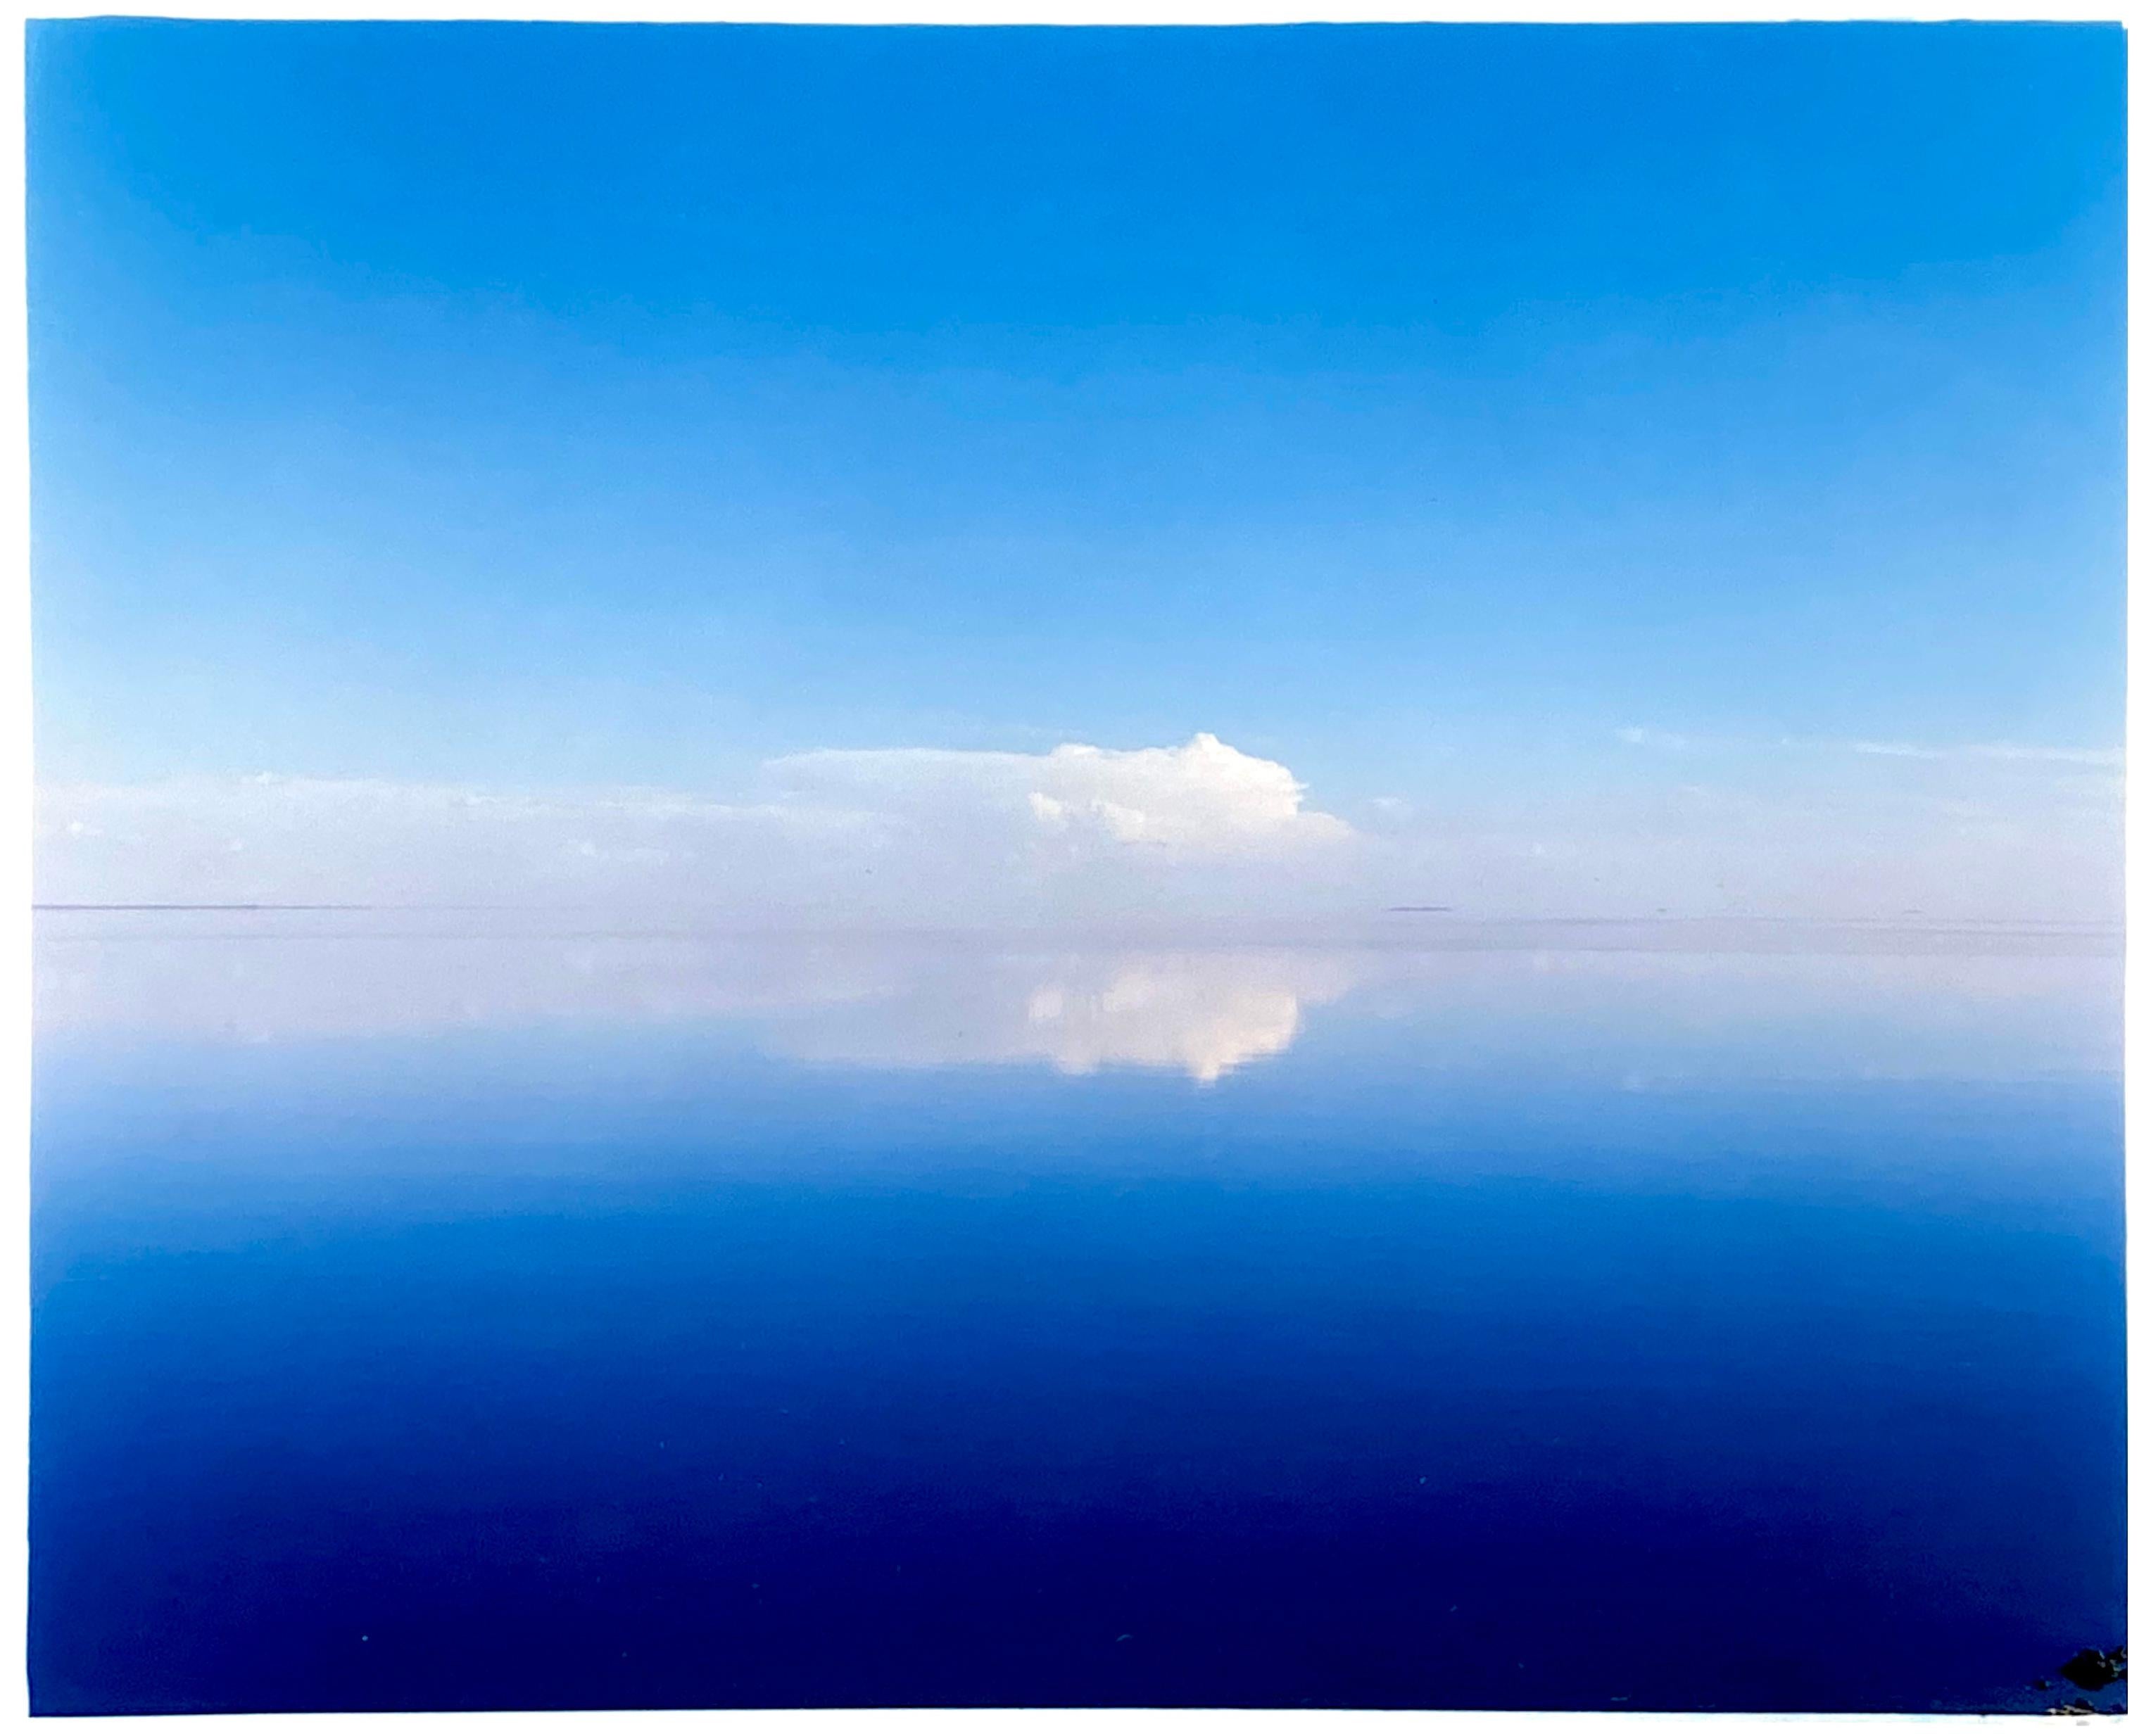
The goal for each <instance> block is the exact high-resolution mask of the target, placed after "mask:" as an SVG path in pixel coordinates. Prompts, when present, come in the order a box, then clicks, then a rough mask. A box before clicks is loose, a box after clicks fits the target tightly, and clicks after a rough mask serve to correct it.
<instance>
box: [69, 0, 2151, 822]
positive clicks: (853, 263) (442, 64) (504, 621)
mask: <svg viewBox="0 0 2151 1736" xmlns="http://www.w3.org/2000/svg"><path fill="white" fill-rule="evenodd" d="M29 105H30V107H29V117H30V156H29V166H30V240H31V293H32V367H33V372H32V406H33V454H34V477H33V512H34V523H33V530H34V536H35V581H34V582H35V605H34V606H35V612H36V633H37V642H36V652H37V657H38V665H37V677H38V731H39V748H38V751H39V757H40V770H41V778H42V779H43V780H45V781H48V782H52V781H67V780H104V781H113V780H118V781H127V780H157V779H170V778H172V777H175V776H180V775H200V776H216V775H240V774H251V773H256V772H261V771H273V772H276V773H279V774H286V775H295V776H300V777H307V778H316V779H354V778H370V779H386V780H424V781H428V782H437V783H440V782H444V783H453V784H469V785H481V786H496V785H514V786H519V787H520V786H529V785H559V784H580V785H630V784H631V785H664V786H667V787H674V788H681V789H692V790H710V789H720V788H723V789H731V788H733V787H735V786H736V785H740V783H741V780H745V779H748V778H750V777H751V776H752V775H753V773H754V769H755V768H757V767H758V766H762V765H764V764H765V762H767V761H768V760H771V759H772V758H773V757H776V756H782V755H788V754H802V753H807V752H811V751H813V750H817V749H894V748H907V749H921V748H931V749H964V750H999V751H1005V752H1013V753H1023V754H1039V753H1042V752H1044V751H1045V750H1046V749H1050V748H1051V747H1053V746H1054V745H1055V744H1059V743H1064V742H1081V743H1092V744H1101V745H1103V746H1106V747H1108V748H1116V749H1135V748H1141V747H1146V746H1151V745H1158V744H1173V743H1180V742H1185V741H1187V739H1189V738H1190V737H1191V736H1192V735H1193V734H1196V733H1197V732H1198V731H1207V732H1212V733H1214V734H1217V735H1218V736H1220V737H1222V739H1224V740H1225V741H1226V742H1227V743H1230V744H1232V745H1233V746H1234V747H1235V748H1237V749H1240V750H1243V752H1245V753H1247V754H1253V755H1258V756H1261V757H1263V758H1267V759H1271V760H1278V761H1281V762H1283V763H1285V764H1287V765H1289V767H1290V768H1291V770H1292V772H1293V774H1294V775H1297V777H1298V778H1299V779H1300V780H1303V781H1304V783H1305V784H1306V785H1307V787H1308V791H1309V799H1310V800H1318V801H1319V804H1320V805H1321V806H1323V808H1324V809H1326V810H1334V811H1336V812H1338V813H1340V814H1344V815H1346V816H1347V817H1348V818H1350V819H1353V820H1354V821H1355V823H1357V822H1358V821H1359V820H1360V819H1361V818H1362V817H1363V810H1362V806H1361V805H1364V804H1366V803H1368V802H1370V801H1375V800H1388V801H1398V802H1406V803H1415V804H1429V803H1430V804H1432V805H1435V806H1440V805H1442V804H1444V803H1446V804H1449V805H1451V806H1457V805H1475V811H1480V812H1482V813H1484V812H1491V811H1493V810H1494V809H1496V808H1498V807H1499V806H1500V805H1501V804H1502V803H1504V802H1511V803H1515V802H1523V803H1526V804H1528V802H1530V801H1531V800H1534V799H1536V798H1537V797H1539V796H1541V795H1542V796H1544V797H1546V798H1547V799H1549V800H1551V799H1553V798H1556V797H1560V798H1563V799H1567V798H1572V797H1576V796H1578V795H1590V794H1592V793H1594V792H1602V791H1605V790H1609V789H1610V790H1620V789H1627V788H1634V789H1636V790H1639V791H1640V790H1646V789H1647V788H1649V787H1652V785H1653V780H1661V781H1662V780H1663V778H1664V777H1665V776H1666V775H1667V773H1666V772H1665V770H1664V768H1663V766H1662V765H1659V763H1658V758H1659V757H1663V756H1658V757H1654V756H1653V755H1652V754H1650V753H1649V752H1647V751H1639V750H1638V732H1649V739H1650V740H1651V741H1652V742H1654V743H1665V742H1669V741H1671V740H1672V739H1673V738H1676V737H1678V738H1679V739H1680V741H1681V743H1682V744H1683V748H1684V749H1688V750H1690V751H1691V752H1693V751H1696V750H1707V751H1708V752H1709V753H1712V754H1716V755H1717V756H1718V764H1719V765H1720V768H1721V770H1725V771H1726V774H1727V775H1728V776H1729V777H1730V778H1731V779H1732V780H1733V783H1734V784H1735V785H1738V786H1739V787H1740V788H1743V789H1744V790H1750V791H1758V790H1766V789H1768V788H1769V787H1771V786H1772V785H1773V784H1774V781H1776V782H1783V781H1784V780H1785V779H1786V778H1787V777H1788V776H1789V774H1788V773H1787V772H1786V771H1785V770H1784V769H1783V767H1782V766H1779V765H1778V763H1777V761H1776V760H1774V759H1773V757H1772V756H1773V755H1774V754H1777V755H1779V758H1780V759H1781V758H1782V744H1784V743H1785V742H1786V741H1788V740H1792V741H1797V742H1800V743H1827V742H1834V743H1839V744H1845V743H1851V742H1860V741H1865V742H1870V743H1875V742H1881V743H1887V744H1911V745H1916V746H1920V747H1922V748H1924V749H1931V750H1933V751H1935V752H1936V753H1937V754H1950V753H1955V752H1956V751H1957V750H1958V749H1962V748H1964V747H1965V746H1966V745H1967V744H2015V745H2018V746H2027V745H2028V746H2032V747H2039V748H2052V749H2071V750H2083V749H2088V750H2094V751H2100V750H2108V749H2114V748H2117V747H2118V744H2119V739H2120V729H2121V709H2122V695H2123V660H2122V640H2121V624H2122V610H2123V395H2122V386H2123V290H2124V285H2123V166H2124V160H2125V146H2124V138H2123V40H2122V36H2121V33H2120V32H2119V31H2118V29H2113V28H2076V27H2057V26H2028V27H2006V28H2005V27H1994V26H1953V27H1892V26H1881V25H1861V26H1849V27H1791V28H1787V27H1698V28H1614V27H1590V28H1516V27H1511V28H1455V27H1445V28H1387V27H1355V28H1297V29H1287V30H1273V29H1245V30H1192V29H1180V30H1157V31H1121V30H1083V31H1070V30H979V31H956V30H822V29H801V28H682V27H670V28H632V27H604V28H599V27H574V26H559V27H544V26H485V25H474V26H432V25H423V26H421V25H389V26H379V25H374V26H364V25H362V26H326V25H317V24H306V25H266V24H240V25H222V24H201V23H112V22H88V23H58V24H53V23H42V24H36V25H33V27H32V30H31V52H30V77H29ZM1623 730H1626V731H1627V732H1628V738H1627V739H1625V740H1624V739H1622V734H1621V732H1622V731H1623ZM1728 756H1729V757H1728ZM1937 763H1938V762H1937ZM1774 767H1776V769H1774ZM1866 770H1874V768H1873V767H1871V766H1870V767H1868V768H1866ZM1682 775H1684V776H1692V773H1683V774H1682ZM1801 776H1802V777H1804V778H1805V777H1807V776H1808V774H1805V773H1803V774H1801ZM1810 781H1811V780H1810Z"/></svg>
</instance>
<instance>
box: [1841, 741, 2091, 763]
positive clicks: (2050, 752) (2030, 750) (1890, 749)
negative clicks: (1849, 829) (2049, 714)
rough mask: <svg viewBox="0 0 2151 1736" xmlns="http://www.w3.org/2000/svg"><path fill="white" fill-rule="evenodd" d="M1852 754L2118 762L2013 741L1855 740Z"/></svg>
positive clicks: (1894, 757)
mask: <svg viewBox="0 0 2151 1736" xmlns="http://www.w3.org/2000/svg"><path fill="white" fill-rule="evenodd" d="M1850 747H1851V749H1852V751H1853V752H1854V753H1855V754H1873V755H1877V756H1880V757H1881V758H1884V759H1889V760H2003V761H2012V762H2022V763H2027V764H2032V765H2109V766H2118V765H2120V764H2121V763H2122V752H2121V749H2119V748H2049V747H2027V746H2025V745H2024V744H2021V743H2018V742H2013V741H1979V742H1965V743H1961V744H1951V745H1946V746H1930V745H1927V744H1922V743H1919V742H1911V741H1855V742H1853V743H1851V744H1850Z"/></svg>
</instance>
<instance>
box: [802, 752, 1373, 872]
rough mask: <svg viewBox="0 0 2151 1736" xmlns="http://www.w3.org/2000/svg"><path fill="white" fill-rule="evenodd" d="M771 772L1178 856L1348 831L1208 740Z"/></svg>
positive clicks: (839, 763) (876, 800)
mask: <svg viewBox="0 0 2151 1736" xmlns="http://www.w3.org/2000/svg"><path fill="white" fill-rule="evenodd" d="M769 770H770V771H771V773H772V775H774V776H775V777H776V778H777V779H778V780H780V781H781V782H782V783H785V784H787V785H790V786H791V787H792V788H793V789H794V790H799V791H802V792H805V793H807V794H808V795H815V796H822V797H827V796H830V795H836V796H838V797H840V798H841V799H842V800H843V802H844V803H845V804H846V805H858V806H863V807H866V808H868V809H873V810H888V809H890V808H892V807H894V808H897V809H899V810H904V811H919V810H947V809H949V808H957V809H965V810H972V811H974V812H979V813H988V814H997V815H1015V816H1020V817H1024V818H1027V820H1029V822H1030V825H1031V826H1032V827H1034V828H1035V830H1037V831H1038V832H1039V833H1040V834H1041V835H1045V836H1047V837H1056V838H1057V837H1068V836H1075V837H1080V838H1083V839H1086V840H1094V841H1101V842H1106V843H1111V844H1116V845H1132V846H1137V847H1148V848H1154V849H1157V850H1164V851H1167V852H1170V853H1172V854H1175V855H1190V856H1199V855H1247V854H1272V853H1276V852H1279V851H1291V850H1302V849H1305V848H1308V847H1309V846H1313V845H1323V844H1329V843H1335V842H1339V841H1340V840H1344V839H1345V838H1347V837H1349V836H1350V835H1351V830H1352V829H1351V828H1350V827H1349V825H1346V824H1345V823H1344V821H1343V820H1339V819H1338V818H1337V817H1336V816H1335V815H1330V814H1324V813H1321V812H1318V811H1317V810H1313V809H1310V808H1308V807H1307V806H1306V805H1304V802H1303V790H1304V786H1303V785H1302V784H1301V783H1300V781H1299V780H1298V779H1297V778H1295V777H1294V776H1293V775H1292V772H1291V770H1289V769H1288V767H1286V766H1283V765H1279V764H1278V762H1277V761H1276V760H1258V759H1256V758H1255V757H1254V756H1253V755H1252V754H1243V753H1242V752H1240V750H1239V749H1237V748H1233V747H1229V746H1227V744H1225V743H1223V742H1222V741H1220V740H1219V739H1217V737H1216V736H1214V735H1212V734H1207V733H1205V734H1198V735H1197V736H1196V737H1195V738H1194V739H1192V740H1191V741H1188V742H1187V743H1186V744H1184V745H1182V746H1180V747H1176V748H1135V749H1113V748H1097V747H1088V746H1082V745H1079V744H1065V745H1063V746H1060V747H1057V748H1055V749H1053V750H1052V752H1050V753H1049V754H1006V753H966V752H960V751H954V750H949V749H924V748H899V749H865V750H827V751H823V752H820V753H813V754H796V755H793V756H792V757H790V758H787V759H783V760H776V761H773V762H772V765H771V766H770V768H769Z"/></svg>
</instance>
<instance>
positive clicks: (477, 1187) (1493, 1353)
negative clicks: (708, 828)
mask: <svg viewBox="0 0 2151 1736" xmlns="http://www.w3.org/2000/svg"><path fill="white" fill-rule="evenodd" d="M38 924H39V927H38V957H37V966H38V982H37V994H38V1007H37V1017H38V1027H37V1052H36V1068H35V1079H34V1104H33V1123H34V1126H33V1244H34V1246H33V1374H32V1384H33V1394H32V1401H33V1410H32V1431H33V1439H32V1499H31V1506H32V1511H31V1522H32V1588H31V1589H32V1610H31V1632H30V1666H31V1673H32V1683H33V1699H34V1703H35V1707H36V1709H37V1710H38V1711H40V1712H45V1713H119V1712H143V1711H210V1710H242V1709H324V1710H326V1709H356V1708H523V1707H564V1708H570V1707H572V1708H595V1707H635V1706H649V1707H656V1706H763V1705H958V1704H967V1703H974V1704H992V1705H1011V1704H1022V1705H1161V1706H1169V1705H1188V1704H1194V1705H1227V1706H1230V1705H1258V1706H1270V1705H1277V1706H1292V1705H1301V1704H1313V1705H1318V1706H1394V1707H1507V1708H1612V1707H1625V1708H1638V1709H1641V1708H1679V1709H1686V1708H1765V1709H1808V1710H1817V1709H1851V1708H1892V1709H1895V1708H1906V1709H1910V1708H2020V1709H2030V1708H2034V1707H2037V1706H2040V1705H2044V1704H2051V1703H2054V1701H2055V1700H2056V1699H2057V1698H2059V1697H2062V1691H2042V1690H2039V1689H2036V1688H2033V1687H2032V1685H2031V1684H2032V1683H2033V1682H2035V1681H2036V1680H2038V1679H2040V1678H2053V1676H2054V1673H2055V1667H2056V1666H2057V1664H2058V1663H2061V1662H2062V1660H2063V1659H2065V1658H2067V1657H2068V1656H2070V1655H2071V1654H2072V1653H2074V1652H2076V1651H2077V1650H2078V1648H2082V1647H2085V1646H2106V1645H2110V1644H2113V1643H2117V1642H2118V1641H2119V1639H2120V1638H2121V1637H2122V1633H2123V1613H2124V1612H2123V1507H2124V1498H2123V1497H2124V1484H2123V1416H2124V1400H2123V1297H2122V1209H2121V1206H2122V1114H2121V1102H2122V1092H2121V1077H2120V999H2119V996H2120V961H2119V956H2118V944H2117V942H2116V941H2114V940H2113V937H2111V936H2098V935H2091V934H2056V933H2053V932H2042V933H2037V934H2028V935H2027V934H2025V933H2022V932H2018V931H2001V930H1994V931H1956V932H1950V933H1942V932H1936V931H1912V932H1902V931H1883V930H1875V929H1865V930H1863V929H1852V930H1840V931H1830V932H1821V931H1804V930H1798V929H1794V928H1789V927H1785V928H1778V929H1772V928H1770V927H1769V926H1754V927H1751V928H1749V929H1745V930H1722V931H1721V930H1708V929H1703V928H1698V927H1693V926H1683V925H1678V924H1671V925H1645V926H1637V927H1632V928H1630V929H1627V930H1613V929H1607V928H1603V927H1601V928H1593V927H1592V926H1589V925H1536V926H1533V925H1525V926H1520V927H1516V928H1513V929H1511V930H1507V931H1494V930H1487V929H1484V928H1473V927H1470V926H1467V925H1462V924H1454V923H1435V922H1429V923H1422V924H1420V925H1419V926H1412V925H1411V924H1410V922H1408V921H1399V922H1396V923H1393V924H1391V925H1390V926H1389V927H1387V928H1384V929H1380V930H1379V931H1371V932H1368V933H1361V934H1355V935H1353V936H1299V937H1297V938H1295V939H1293V940H1292V941H1289V942H1283V941H1279V942H1276V943H1272V944H1264V945H1251V944H1246V943H1244V942H1233V943H1227V942H1223V941H1209V942H1206V943H1203V944H1199V945H1198V944H1193V943H1187V944H1178V945H1175V944H1166V943H1162V942H1160V941H1157V940H1156V939H1151V940H1146V941H1141V942H1135V941H1125V940H1121V941H1112V942H1110V943H1109V942H1105V941H1089V942H1077V941H1048V940H1042V939H1039V938H1036V937H1032V938H1026V939H1015V940H1002V941H987V940H981V939H978V938H976V937H972V938H956V937H941V938H934V937H924V936H914V937H908V938H905V937H893V938H891V937H884V938H879V939H877V938H873V937H865V936H860V937H852V938H838V937H824V938H820V939H797V938H793V939H783V938H775V939H763V940H755V939H746V938H725V937H721V936H710V935H698V934H696V933H693V932H691V931H681V932H676V933H670V934H667V933H658V932H647V933H639V934H637V933H622V932H619V931H610V932H607V931H602V925H596V926H592V925H585V926H584V927H583V928H580V929H578V928H577V927H576V926H574V925H573V924H567V925H562V924H558V923H555V924H554V925H553V926H551V927H550V928H549V927H547V926H544V925H542V924H530V925H525V926H524V928H523V929H521V930H519V931H512V932H511V931H498V930H497V929H496V930H494V931H486V932H478V931H474V930H473V927H472V926H471V924H470V923H469V922H468V921H461V920H459V919H452V918H450V917H448V916H439V915H436V916H431V917H422V916H410V915H405V916H392V915H377V914H376V915H368V914H347V913H336V912H316V913H306V912H289V913H246V912H230V913H214V912H168V913H146V914H130V913H113V912H83V911H59V912H52V913H47V914H44V915H41V916H40V917H39V918H38ZM2111 1698H2113V1697H2112V1696H2111V1695H2108V1696H2105V1697H2103V1701H2104V1700H2110V1699H2111Z"/></svg>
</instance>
